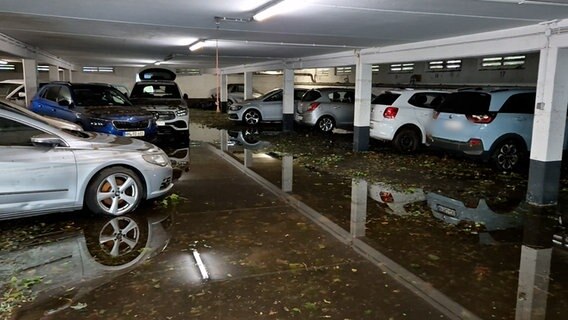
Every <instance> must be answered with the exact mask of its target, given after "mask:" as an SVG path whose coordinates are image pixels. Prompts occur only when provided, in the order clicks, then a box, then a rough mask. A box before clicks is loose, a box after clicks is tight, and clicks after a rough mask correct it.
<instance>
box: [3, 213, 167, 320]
mask: <svg viewBox="0 0 568 320" xmlns="http://www.w3.org/2000/svg"><path fill="white" fill-rule="evenodd" d="M80 223H81V224H82V225H84V228H82V229H72V230H73V231H68V230H67V229H65V230H62V231H58V232H50V233H47V234H41V235H38V236H35V237H33V238H31V239H28V240H27V241H26V242H25V243H23V244H22V245H20V246H18V248H17V249H15V250H11V251H8V252H3V253H1V254H0V259H1V260H2V264H1V265H0V287H2V285H3V284H6V283H8V282H9V281H10V279H11V278H13V277H16V278H18V279H25V278H29V277H33V276H42V277H43V278H42V280H41V282H39V283H38V284H36V285H35V286H34V287H33V293H34V294H37V298H36V299H35V301H33V302H32V303H29V304H26V305H24V307H23V308H22V309H21V310H19V315H20V316H22V315H25V317H27V318H40V317H42V316H45V315H53V314H56V313H57V312H60V311H62V310H65V309H67V308H69V307H70V306H72V305H74V304H77V301H78V299H80V298H81V297H82V296H83V295H85V294H87V293H88V292H89V291H91V290H93V289H95V288H97V287H99V286H101V285H103V284H105V283H108V282H110V281H111V280H112V279H115V278H116V277H118V276H120V275H122V274H124V273H126V272H129V271H130V270H132V269H133V268H135V267H136V266H138V265H139V264H141V263H142V262H144V261H146V260H147V259H149V258H151V257H153V256H155V255H157V254H159V253H160V252H162V251H163V250H164V249H165V248H166V246H167V244H168V242H169V240H170V231H171V227H172V226H173V223H172V216H170V215H169V214H167V213H162V212H160V213H157V214H156V213H154V214H147V215H145V214H141V213H139V214H137V215H125V216H120V217H113V218H101V217H98V218H97V219H94V218H91V219H85V220H83V221H82V222H80ZM33 313H40V314H33ZM36 316H37V317H36Z"/></svg>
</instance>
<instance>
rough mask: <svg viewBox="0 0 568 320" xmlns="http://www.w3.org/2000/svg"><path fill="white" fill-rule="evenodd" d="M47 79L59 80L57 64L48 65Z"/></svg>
mask: <svg viewBox="0 0 568 320" xmlns="http://www.w3.org/2000/svg"><path fill="white" fill-rule="evenodd" d="M49 81H59V67H58V66H49Z"/></svg>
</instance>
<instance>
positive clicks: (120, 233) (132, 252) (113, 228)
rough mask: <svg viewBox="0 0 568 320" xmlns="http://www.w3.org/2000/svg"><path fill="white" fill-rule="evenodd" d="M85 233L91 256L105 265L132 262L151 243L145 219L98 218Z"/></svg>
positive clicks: (91, 222) (123, 217)
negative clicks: (148, 241)
mask: <svg viewBox="0 0 568 320" xmlns="http://www.w3.org/2000/svg"><path fill="white" fill-rule="evenodd" d="M93 220H94V219H93ZM84 230H85V242H86V244H87V249H88V250H89V253H90V254H91V256H92V257H93V258H94V259H95V261H97V262H98V263H100V264H103V265H105V266H121V265H125V264H128V263H131V262H132V261H134V260H135V259H136V258H137V257H138V256H140V254H141V252H140V251H141V249H143V248H144V247H145V246H146V243H147V240H148V221H147V218H146V217H144V216H137V215H123V216H119V217H111V218H107V219H101V218H100V217H99V218H97V219H96V220H94V221H89V224H88V225H87V226H85V228H84Z"/></svg>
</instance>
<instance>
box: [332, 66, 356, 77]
mask: <svg viewBox="0 0 568 320" xmlns="http://www.w3.org/2000/svg"><path fill="white" fill-rule="evenodd" d="M351 73H353V67H351V66H347V67H335V75H336V76H338V75H341V74H351Z"/></svg>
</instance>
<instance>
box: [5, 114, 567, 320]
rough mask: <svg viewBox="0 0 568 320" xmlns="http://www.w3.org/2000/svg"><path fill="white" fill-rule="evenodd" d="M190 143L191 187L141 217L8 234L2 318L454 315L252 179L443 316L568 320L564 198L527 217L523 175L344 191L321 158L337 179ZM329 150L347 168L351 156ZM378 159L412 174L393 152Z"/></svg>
mask: <svg viewBox="0 0 568 320" xmlns="http://www.w3.org/2000/svg"><path fill="white" fill-rule="evenodd" d="M277 134H279V133H277V132H271V133H270V135H277ZM191 137H192V139H194V140H196V141H193V142H192V143H191V145H186V144H183V145H175V144H174V145H167V146H162V147H163V148H164V149H165V150H166V152H167V153H168V154H170V159H171V160H172V164H173V165H174V167H175V169H176V175H177V176H179V180H178V181H177V182H176V186H175V190H174V191H173V196H170V197H168V198H166V199H163V200H160V201H156V202H154V203H147V204H145V205H144V206H142V207H140V208H138V209H137V211H136V212H135V214H133V215H129V216H126V217H121V218H120V219H112V218H109V217H94V216H91V215H90V214H88V213H86V212H74V213H69V214H54V215H49V216H45V217H38V218H31V219H19V220H12V221H3V222H0V239H1V240H0V259H1V261H2V263H1V264H0V283H2V285H1V288H2V291H1V295H2V296H1V297H2V300H1V304H0V318H7V319H9V318H13V319H256V318H268V319H440V318H447V317H451V316H452V314H451V313H447V312H446V315H443V314H441V313H440V311H439V310H441V309H436V308H434V307H433V306H432V305H431V304H429V303H427V302H426V301H425V300H423V299H422V298H420V297H419V296H418V295H416V294H414V293H413V292H411V291H415V290H414V289H412V285H410V286H408V285H406V286H403V285H402V283H401V282H399V281H397V280H400V279H401V278H402V277H403V276H401V275H397V274H396V272H395V273H394V274H393V273H389V274H386V273H385V272H383V271H382V270H384V268H383V269H381V268H379V267H377V265H375V264H373V263H371V262H369V260H367V259H365V258H364V256H365V254H363V255H360V254H357V253H356V252H355V251H354V250H353V248H352V247H350V246H348V245H345V244H343V243H341V242H340V241H338V240H337V239H336V238H334V237H333V236H331V235H330V234H328V233H327V232H325V231H323V230H322V229H321V228H320V227H318V226H316V225H315V224H314V222H313V221H310V220H309V219H307V218H306V217H305V216H304V215H302V214H301V213H300V212H298V211H297V210H296V209H294V208H293V207H291V206H290V205H288V204H287V202H285V201H283V198H282V197H280V196H276V195H275V194H273V193H271V192H270V191H269V190H268V189H266V188H264V187H263V186H261V185H260V184H258V183H257V182H255V181H253V180H252V179H250V177H249V176H248V175H247V174H245V173H244V172H247V170H249V169H250V170H251V171H250V172H253V173H255V174H258V175H260V176H261V177H262V178H263V179H266V181H267V182H268V183H271V184H272V185H274V186H276V187H278V188H281V187H284V188H285V189H287V190H288V189H290V190H289V192H287V193H286V195H289V196H290V197H292V198H293V199H295V200H298V201H301V202H302V203H304V204H306V205H308V206H309V207H311V208H313V209H314V210H316V211H317V212H319V213H321V214H322V217H325V218H327V219H329V220H330V223H332V224H334V225H336V226H338V228H340V229H342V230H346V231H347V232H351V233H352V236H353V237H356V238H357V239H358V240H361V241H363V242H364V243H365V244H366V245H368V246H369V247H370V248H372V249H371V250H375V251H377V252H380V253H381V254H383V255H385V256H386V257H388V258H390V259H392V260H393V261H394V263H396V264H397V268H398V270H400V271H401V272H402V273H401V274H403V273H404V272H409V273H411V274H412V275H414V276H416V279H419V280H420V281H421V282H423V284H424V285H425V286H426V287H428V288H431V289H432V290H435V291H436V292H438V293H436V294H435V295H437V296H439V295H442V296H443V297H442V298H441V301H442V300H443V301H444V303H454V304H455V305H456V306H457V307H458V309H459V308H463V312H464V313H463V314H462V315H461V317H460V316H459V313H458V315H457V316H456V318H464V319H469V318H472V319H474V318H475V317H476V316H477V317H479V318H481V319H527V318H532V319H565V318H566V317H567V314H568V312H567V311H565V307H564V306H565V305H566V303H568V288H567V285H568V268H567V266H568V242H567V241H566V240H567V239H568V236H566V234H567V233H566V231H565V227H564V224H563V220H564V221H568V216H567V215H565V214H564V212H565V210H564V208H565V204H566V203H568V201H564V199H565V198H568V197H567V195H566V194H565V192H562V193H561V198H562V199H561V200H562V201H561V202H562V203H561V206H559V208H556V209H555V211H554V212H546V213H538V212H532V211H531V210H529V209H528V208H527V206H526V205H525V204H524V202H523V199H524V188H525V186H526V181H524V180H523V179H524V178H523V177H522V176H520V177H518V176H514V177H512V178H509V177H508V176H507V177H504V178H503V177H501V176H499V177H497V176H496V177H495V179H490V178H487V177H485V176H481V177H480V176H479V174H478V173H475V174H471V170H469V172H465V171H464V172H459V170H458V171H455V170H454V171H452V170H450V171H446V172H445V173H444V174H443V175H437V174H436V170H435V168H434V169H432V168H430V167H431V166H432V165H434V164H435V163H430V162H432V160H431V159H432V158H428V156H425V157H426V158H427V161H426V162H427V166H425V167H424V166H422V167H420V168H418V169H416V170H415V171H413V170H414V169H413V168H411V166H407V168H404V170H403V171H401V172H396V171H394V172H388V173H387V174H385V176H384V178H385V179H384V180H381V176H374V177H369V176H358V175H354V176H353V177H349V178H346V177H345V176H344V175H337V174H334V172H333V161H332V160H334V159H333V157H331V156H328V155H322V159H324V162H326V166H324V167H326V168H327V169H329V168H332V170H331V171H330V172H325V171H322V170H318V168H317V167H314V166H311V165H309V166H305V165H303V164H301V163H300V162H298V161H296V160H292V161H289V162H287V161H285V159H284V158H285V157H287V156H289V157H291V158H292V159H293V158H295V157H296V155H294V154H289V155H288V154H282V153H279V152H278V150H277V149H276V148H274V147H272V146H271V143H270V142H267V141H263V140H262V139H261V138H262V134H259V135H257V134H255V136H254V137H253V139H251V137H250V135H247V134H246V132H242V131H241V134H240V135H239V133H238V132H237V133H235V132H233V133H223V132H220V131H219V130H214V129H210V128H207V127H201V126H196V125H192V134H191ZM309 138H310V139H314V136H310V137H309ZM343 138H346V136H341V137H340V140H341V139H343ZM347 138H348V137H347ZM197 139H198V140H199V141H197ZM315 139H317V136H316V137H315ZM324 140H325V141H324ZM343 140H345V139H343ZM347 140H349V139H346V141H347ZM207 143H212V144H214V145H216V146H217V148H222V147H226V149H227V154H229V155H230V156H231V157H232V158H234V159H237V160H238V161H239V162H241V163H245V162H246V163H247V166H248V169H245V168H244V166H243V167H240V168H236V167H235V166H233V165H230V164H229V163H228V162H227V161H225V160H223V159H222V158H221V157H220V156H219V155H218V151H215V150H212V149H211V147H209V146H208V145H207ZM225 143H226V145H224V144H225ZM310 143H311V144H312V145H317V144H318V141H311V142H310ZM321 143H322V144H326V145H329V146H333V148H334V149H333V152H336V153H337V154H339V152H340V150H339V149H340V148H338V145H339V143H338V142H337V141H335V142H334V141H333V139H330V138H329V137H324V138H323V140H322V141H321ZM346 153H348V152H346ZM420 157H421V156H420V155H418V156H414V158H415V159H420ZM365 158H366V159H367V160H369V159H370V160H372V161H378V160H380V159H381V158H385V159H386V160H385V161H387V162H388V163H397V161H398V162H400V158H399V157H396V156H391V155H389V154H388V150H386V151H385V150H381V154H379V155H377V154H376V153H369V154H365ZM288 160H290V158H288ZM317 161H319V160H317V159H316V163H317ZM358 161H360V160H358ZM444 161H445V159H444ZM327 162H329V163H327ZM330 163H331V166H329V164H330ZM449 163H452V162H451V161H450V162H449ZM367 165H368V164H367ZM466 166H467V168H468V169H471V168H475V164H466ZM188 169H189V170H188ZM340 169H341V168H337V170H340ZM387 169H388V167H387ZM391 171H392V170H391ZM479 172H480V173H481V174H482V175H490V174H491V172H490V171H487V170H486V169H485V168H479ZM397 174H399V176H398V177H399V178H397ZM363 178H365V179H363ZM432 181H433V182H432ZM287 184H288V185H287ZM285 185H286V186H285ZM361 186H363V187H361ZM356 190H358V191H356ZM361 190H364V191H365V192H364V193H363V194H361ZM358 192H359V193H358ZM362 199H364V201H363V200H362ZM565 216H566V219H562V218H563V217H565ZM354 221H355V222H356V223H354ZM117 228H122V229H121V230H129V232H128V233H127V234H126V239H125V241H123V242H121V243H120V244H121V246H120V247H117V248H118V249H119V252H120V256H119V257H110V255H109V252H110V251H111V248H112V247H113V244H117V243H118V242H108V241H107V242H104V241H103V242H104V244H103V245H101V243H102V242H101V239H103V238H101V237H104V236H108V234H109V232H110V233H111V234H112V232H113V230H116V229H117ZM355 233H357V234H355ZM105 239H106V238H105ZM391 275H394V277H395V278H397V279H396V280H395V279H393V277H391ZM409 287H410V288H411V289H412V290H409ZM418 291H419V290H418ZM426 292H427V290H426ZM434 300H435V299H434ZM429 301H432V300H431V299H430V300H429ZM18 305H21V307H18ZM438 307H440V306H439V305H438ZM442 309H443V308H442ZM454 311H455V310H454ZM468 312H469V313H468ZM455 314H456V313H453V315H455ZM8 315H10V316H8Z"/></svg>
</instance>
